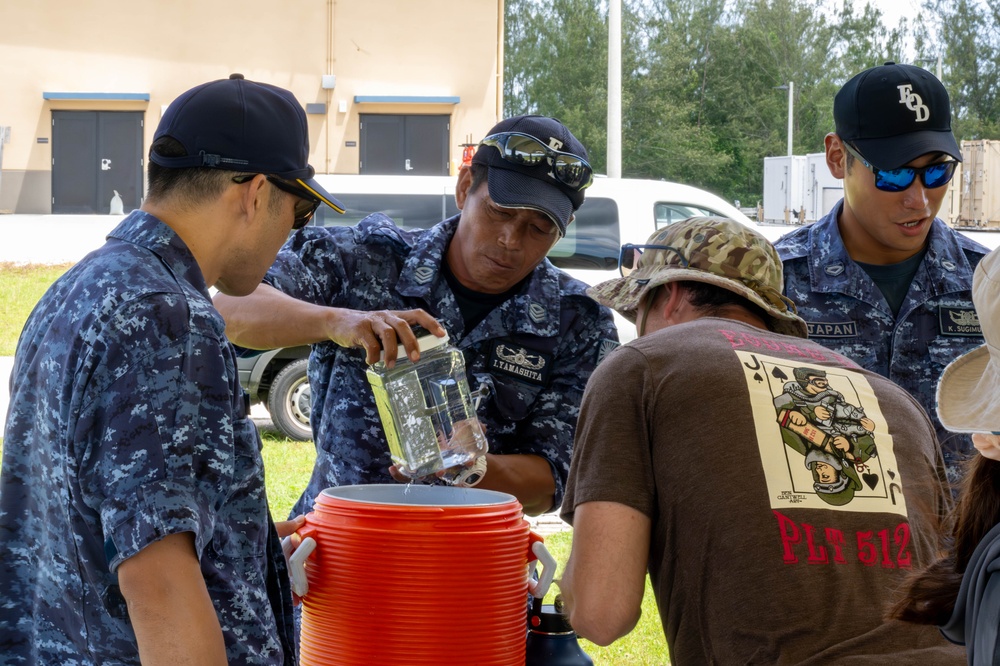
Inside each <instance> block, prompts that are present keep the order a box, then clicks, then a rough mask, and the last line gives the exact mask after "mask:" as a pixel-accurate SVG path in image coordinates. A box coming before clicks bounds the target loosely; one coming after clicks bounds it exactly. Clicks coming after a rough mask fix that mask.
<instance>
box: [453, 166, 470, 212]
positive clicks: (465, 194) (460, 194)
mask: <svg viewBox="0 0 1000 666" xmlns="http://www.w3.org/2000/svg"><path fill="white" fill-rule="evenodd" d="M471 188H472V169H471V168H469V167H467V166H464V167H462V168H461V169H459V170H458V183H457V184H456V185H455V205H456V206H458V209H459V210H462V209H463V208H465V202H466V201H467V200H468V198H469V193H470V192H471Z"/></svg>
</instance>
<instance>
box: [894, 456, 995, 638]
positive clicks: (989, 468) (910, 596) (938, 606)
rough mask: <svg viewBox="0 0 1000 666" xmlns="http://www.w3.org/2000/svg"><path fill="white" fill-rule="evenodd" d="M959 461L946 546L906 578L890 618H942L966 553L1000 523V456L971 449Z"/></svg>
mask: <svg viewBox="0 0 1000 666" xmlns="http://www.w3.org/2000/svg"><path fill="white" fill-rule="evenodd" d="M965 467H966V469H965V474H964V475H963V478H962V484H961V489H960V494H959V497H960V498H961V499H960V500H959V502H958V504H957V505H956V506H955V509H954V511H953V512H952V534H951V536H952V538H951V546H950V548H949V550H948V552H946V553H945V554H943V555H939V557H938V559H937V560H936V561H935V562H933V563H932V564H930V565H929V566H927V567H926V568H924V569H923V570H922V571H918V572H916V573H915V574H914V575H913V576H912V577H911V578H910V579H909V580H908V581H907V583H906V585H905V587H904V588H903V589H902V597H901V599H900V600H899V601H898V602H897V603H896V604H895V605H894V606H893V607H892V608H891V609H890V610H889V617H890V618H895V619H899V620H904V621H906V622H915V623H918V624H933V625H943V624H945V623H946V622H948V619H949V618H950V617H951V613H952V611H953V610H954V608H955V599H956V598H957V597H958V590H959V587H960V586H961V584H962V574H964V573H965V569H966V568H967V567H968V566H969V559H970V558H971V557H972V553H973V552H974V551H975V550H976V546H978V545H979V542H980V541H982V539H983V537H984V536H986V533H987V532H989V531H990V530H991V529H992V528H993V527H994V526H995V525H996V524H997V523H1000V462H998V461H995V460H990V459H989V458H987V457H985V456H982V455H979V454H975V455H974V456H973V457H972V458H971V459H970V460H969V461H968V462H967V463H966V464H965Z"/></svg>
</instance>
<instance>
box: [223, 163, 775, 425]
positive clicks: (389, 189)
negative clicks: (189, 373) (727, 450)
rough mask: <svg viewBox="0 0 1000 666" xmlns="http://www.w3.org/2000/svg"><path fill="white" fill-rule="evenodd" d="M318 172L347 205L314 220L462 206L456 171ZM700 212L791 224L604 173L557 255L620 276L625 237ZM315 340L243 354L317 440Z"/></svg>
mask: <svg viewBox="0 0 1000 666" xmlns="http://www.w3.org/2000/svg"><path fill="white" fill-rule="evenodd" d="M316 179H317V180H318V181H319V182H320V184H321V185H323V187H325V188H326V190H327V191H328V192H330V193H331V194H333V195H334V196H335V197H337V199H339V200H340V201H341V202H342V203H343V204H344V207H345V209H346V213H345V214H344V215H338V214H337V213H335V212H334V211H332V210H331V209H329V208H328V207H326V206H322V207H320V209H319V210H318V211H317V213H316V218H315V222H313V223H314V224H321V225H338V226H339V225H352V224H357V223H358V222H359V221H360V220H361V219H362V218H364V217H365V216H366V215H369V214H370V213H375V212H381V213H385V214H386V215H388V216H389V217H391V218H392V219H393V220H394V221H395V222H396V224H398V225H399V226H401V227H403V228H405V229H413V228H427V227H430V226H433V225H435V224H437V223H438V222H440V221H441V220H444V219H446V218H448V217H451V216H452V215H456V214H457V213H458V212H459V211H458V208H457V207H456V206H455V184H456V182H457V177H455V176H361V175H346V174H319V175H317V176H316ZM694 215H720V216H723V217H728V218H731V219H734V220H736V221H738V222H741V223H742V224H746V225H747V226H750V227H753V228H755V229H757V230H758V231H760V232H761V233H762V234H763V235H764V236H766V237H767V238H768V239H770V240H772V241H773V240H776V239H777V238H778V237H779V236H781V235H782V234H783V233H785V232H787V231H790V230H791V228H790V227H774V226H772V227H767V226H758V225H756V224H755V223H754V222H753V221H752V220H750V219H749V218H747V217H746V216H745V215H744V214H742V213H741V212H740V211H739V210H738V209H736V208H735V207H734V206H732V205H731V204H729V203H727V202H726V201H725V200H723V199H722V198H720V197H718V196H716V195H714V194H712V193H710V192H706V191H705V190H700V189H698V188H696V187H691V186H689V185H681V184H678V183H670V182H665V181H654V180H637V179H630V178H605V177H597V178H595V180H594V184H593V185H592V186H591V187H590V188H589V189H588V190H587V197H586V199H585V200H584V203H583V205H582V206H581V207H580V210H578V211H577V213H576V219H575V220H574V222H573V223H572V224H571V225H569V227H568V229H567V233H566V237H565V238H562V239H560V240H559V242H558V243H556V245H555V247H553V248H552V251H551V252H549V260H550V261H551V262H552V263H553V264H555V265H556V266H558V267H559V268H562V269H563V270H565V271H566V272H568V273H569V274H570V275H572V276H573V277H576V278H577V279H579V280H582V281H584V282H586V283H587V284H591V285H594V284H597V283H598V282H601V281H603V280H607V279H610V278H613V277H617V276H618V254H619V251H620V249H621V246H622V244H624V243H635V244H642V243H645V242H646V240H647V239H648V238H649V236H650V234H652V233H653V231H654V230H656V229H659V228H660V227H663V226H665V225H668V224H672V223H674V222H677V221H679V220H683V219H686V218H688V217H691V216H694ZM615 322H616V323H617V325H618V335H619V338H620V339H621V341H622V342H627V341H629V340H632V339H634V338H635V326H633V325H632V324H631V323H630V322H628V321H627V320H626V319H624V318H623V317H621V316H619V315H618V314H617V313H615ZM308 353H309V348H308V347H295V348H286V349H277V350H271V351H268V352H265V353H263V354H259V355H257V356H252V357H247V358H245V359H241V360H240V379H241V382H242V384H243V388H244V389H245V390H246V391H247V393H248V394H249V395H250V398H251V400H252V401H254V402H263V403H264V404H266V405H267V406H268V409H269V411H270V412H271V417H272V420H273V421H274V424H275V426H276V427H277V428H278V429H279V430H281V431H282V432H283V433H284V434H286V435H288V436H289V437H292V438H295V439H309V438H310V437H311V436H312V435H311V432H310V429H309V409H310V404H309V399H310V395H309V385H308V383H307V380H306V376H305V373H306V365H307V363H306V357H307V356H308Z"/></svg>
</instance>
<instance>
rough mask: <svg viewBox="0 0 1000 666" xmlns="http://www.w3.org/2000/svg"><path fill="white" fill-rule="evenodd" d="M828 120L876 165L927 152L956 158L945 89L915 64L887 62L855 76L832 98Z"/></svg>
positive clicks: (957, 152) (899, 162) (885, 165)
mask: <svg viewBox="0 0 1000 666" xmlns="http://www.w3.org/2000/svg"><path fill="white" fill-rule="evenodd" d="M833 119H834V122H835V123H836V127H837V135H838V136H839V137H840V138H841V139H843V140H844V141H846V142H848V143H849V144H851V145H853V146H854V147H855V148H857V150H858V152H859V153H861V154H862V155H864V157H865V159H867V160H868V161H869V162H871V163H872V164H873V165H875V166H876V167H877V168H879V169H889V170H891V169H898V168H900V167H901V166H903V165H904V164H907V163H908V162H910V161H911V160H915V159H916V158H918V157H920V156H921V155H926V154H927V153H945V154H946V155H950V156H952V157H954V158H955V159H956V160H958V161H959V162H961V161H962V151H961V149H960V148H959V147H958V142H956V141H955V135H954V134H952V131H951V104H950V102H949V100H948V91H947V90H945V88H944V85H942V83H941V82H940V81H939V80H938V79H937V77H936V76H934V75H933V74H931V73H930V72H928V71H927V70H926V69H923V68H921V67H917V66H915V65H897V64H896V63H894V62H887V63H885V64H884V65H881V66H879V67H872V68H871V69H866V70H865V71H863V72H861V73H860V74H858V75H856V76H855V77H853V78H852V79H851V80H850V81H848V82H847V83H845V84H844V87H843V88H841V89H840V92H838V93H837V96H836V97H834V99H833Z"/></svg>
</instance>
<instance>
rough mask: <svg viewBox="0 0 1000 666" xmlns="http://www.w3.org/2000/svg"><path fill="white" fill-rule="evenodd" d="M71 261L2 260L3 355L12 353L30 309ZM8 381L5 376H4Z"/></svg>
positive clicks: (0, 322) (0, 342)
mask: <svg viewBox="0 0 1000 666" xmlns="http://www.w3.org/2000/svg"><path fill="white" fill-rule="evenodd" d="M70 266H72V264H60V265H58V266H46V265H40V264H29V265H27V266H18V265H15V264H9V263H0V307H2V310H0V312H2V313H3V315H2V316H0V356H13V355H14V348H15V347H16V346H17V338H18V336H19V335H20V334H21V329H22V328H24V322H25V321H27V319H28V315H29V314H31V309H32V308H34V307H35V303H37V302H38V299H39V298H41V297H42V294H44V293H45V290H46V289H48V288H49V285H51V284H52V283H53V282H54V281H55V279H56V278H57V277H59V276H60V275H62V274H63V273H65V272H66V271H67V270H68V269H69V267H70ZM4 381H6V377H5V378H4Z"/></svg>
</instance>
